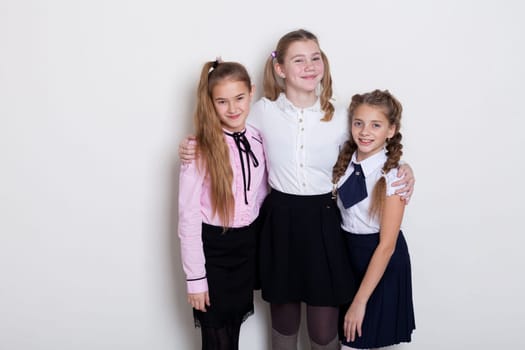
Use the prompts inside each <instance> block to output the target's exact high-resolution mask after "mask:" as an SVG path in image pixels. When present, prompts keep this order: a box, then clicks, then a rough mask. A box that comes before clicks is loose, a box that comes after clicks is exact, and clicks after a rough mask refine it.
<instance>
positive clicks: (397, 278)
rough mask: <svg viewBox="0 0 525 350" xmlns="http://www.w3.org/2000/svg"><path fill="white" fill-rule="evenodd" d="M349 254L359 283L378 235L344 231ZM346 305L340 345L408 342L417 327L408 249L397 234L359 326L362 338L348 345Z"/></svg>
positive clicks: (356, 345) (365, 347) (372, 345)
mask: <svg viewBox="0 0 525 350" xmlns="http://www.w3.org/2000/svg"><path fill="white" fill-rule="evenodd" d="M343 233H344V235H345V238H346V243H347V246H348V250H349V254H350V262H351V266H352V270H353V274H354V276H355V278H356V279H357V283H358V284H360V283H361V281H362V279H363V277H364V275H365V272H366V270H367V268H368V264H369V262H370V259H371V258H372V254H373V253H374V250H375V249H376V247H377V245H378V244H379V234H378V233H376V234H352V233H348V232H344V231H343ZM348 306H349V304H348V305H346V306H344V307H343V308H342V309H341V311H340V315H341V317H340V321H341V322H340V337H341V340H342V343H343V344H345V345H347V346H350V347H352V348H357V349H368V348H379V347H384V346H389V345H393V344H399V343H401V342H410V340H411V335H412V331H413V330H414V329H415V328H416V325H415V319H414V306H413V302H412V277H411V269H410V256H409V253H408V247H407V244H406V241H405V238H404V236H403V233H402V232H400V233H399V236H398V239H397V243H396V249H395V251H394V254H393V255H392V257H391V258H390V262H389V263H388V266H387V268H386V270H385V273H384V274H383V277H382V278H381V280H380V281H379V284H378V285H377V287H376V288H375V290H374V292H373V293H372V295H371V296H370V299H369V300H368V303H367V305H366V313H365V317H364V320H363V325H362V329H361V330H362V333H361V337H356V340H355V341H353V342H347V341H346V339H345V338H344V336H343V330H342V326H343V325H342V322H343V319H344V315H345V313H346V311H347V310H348Z"/></svg>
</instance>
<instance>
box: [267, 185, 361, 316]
mask: <svg viewBox="0 0 525 350" xmlns="http://www.w3.org/2000/svg"><path fill="white" fill-rule="evenodd" d="M261 216H262V218H263V223H262V230H261V237H260V246H259V249H260V254H259V255H260V256H259V259H260V260H259V262H260V279H261V291H262V298H263V299H264V300H266V301H268V302H270V303H275V304H282V303H291V302H305V303H307V304H308V305H313V306H338V305H340V304H342V303H345V302H347V301H349V300H350V298H351V297H352V295H353V293H354V292H355V285H354V280H353V279H352V278H349V276H351V270H350V262H349V259H348V251H347V248H346V245H345V244H344V239H343V235H342V232H341V229H340V224H341V218H340V214H339V209H338V208H337V205H336V203H335V201H334V200H333V199H332V196H331V194H330V193H328V194H323V195H315V196H297V195H290V194H285V193H282V192H279V191H276V190H273V189H272V191H271V192H270V194H269V195H268V197H266V200H265V202H264V204H263V207H262V209H261Z"/></svg>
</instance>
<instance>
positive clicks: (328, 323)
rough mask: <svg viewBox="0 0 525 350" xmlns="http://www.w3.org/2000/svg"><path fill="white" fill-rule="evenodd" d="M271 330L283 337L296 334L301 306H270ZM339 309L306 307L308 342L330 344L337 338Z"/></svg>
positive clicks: (293, 304)
mask: <svg viewBox="0 0 525 350" xmlns="http://www.w3.org/2000/svg"><path fill="white" fill-rule="evenodd" d="M270 311H271V315H272V328H273V329H275V330H276V331H277V332H279V333H280V334H283V335H292V334H296V333H297V332H298V331H299V325H300V323H301V304H300V303H288V304H270ZM338 315H339V309H338V308H337V307H332V306H310V305H306V323H307V326H308V336H309V337H310V340H312V341H313V342H315V343H316V344H319V345H326V344H328V343H330V342H331V341H332V340H334V338H335V337H336V336H337V318H338Z"/></svg>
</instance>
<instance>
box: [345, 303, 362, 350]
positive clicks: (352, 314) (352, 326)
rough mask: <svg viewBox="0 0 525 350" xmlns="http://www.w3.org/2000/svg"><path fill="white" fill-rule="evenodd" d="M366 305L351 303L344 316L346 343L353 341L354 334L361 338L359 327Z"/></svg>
mask: <svg viewBox="0 0 525 350" xmlns="http://www.w3.org/2000/svg"><path fill="white" fill-rule="evenodd" d="M365 311H366V303H360V302H356V301H355V300H354V301H353V302H352V304H351V305H350V307H349V308H348V311H347V312H346V315H345V323H344V328H343V329H344V334H345V338H346V341H354V340H355V338H356V337H355V334H356V333H357V335H358V336H359V337H360V336H361V327H362V326H363V319H364V318H365Z"/></svg>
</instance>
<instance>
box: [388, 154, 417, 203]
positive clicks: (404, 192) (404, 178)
mask: <svg viewBox="0 0 525 350" xmlns="http://www.w3.org/2000/svg"><path fill="white" fill-rule="evenodd" d="M397 177H399V178H400V179H399V180H397V181H396V182H394V183H392V186H403V187H401V188H400V189H398V190H397V191H396V194H397V195H399V196H400V197H401V198H402V199H404V200H405V203H406V204H408V202H409V201H410V197H412V193H413V192H414V184H415V183H416V179H415V178H414V172H413V171H412V168H411V167H410V165H408V164H406V163H404V164H401V165H400V166H399V168H398V170H397Z"/></svg>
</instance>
